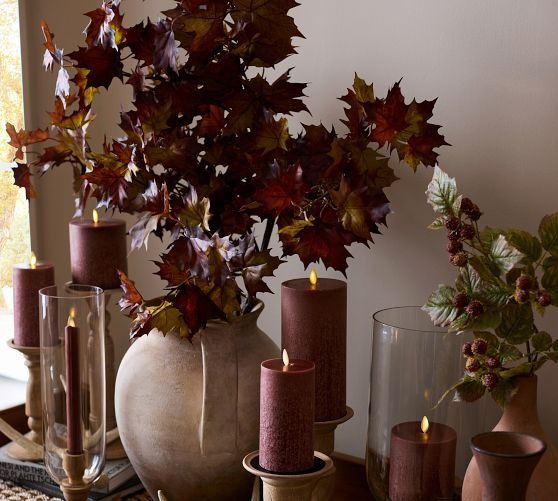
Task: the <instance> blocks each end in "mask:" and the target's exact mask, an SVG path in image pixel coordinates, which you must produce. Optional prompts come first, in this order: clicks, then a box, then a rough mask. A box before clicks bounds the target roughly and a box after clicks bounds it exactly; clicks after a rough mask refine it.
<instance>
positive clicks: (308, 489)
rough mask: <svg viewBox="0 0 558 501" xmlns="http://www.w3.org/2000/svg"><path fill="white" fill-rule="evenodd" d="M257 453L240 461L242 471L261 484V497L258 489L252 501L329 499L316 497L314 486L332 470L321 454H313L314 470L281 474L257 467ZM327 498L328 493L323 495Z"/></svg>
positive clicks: (329, 462) (329, 460)
mask: <svg viewBox="0 0 558 501" xmlns="http://www.w3.org/2000/svg"><path fill="white" fill-rule="evenodd" d="M258 458H259V451H254V452H251V453H250V454H248V455H247V456H246V457H245V458H244V460H243V461H242V465H243V466H244V469H245V470H246V471H248V472H249V473H252V475H255V476H256V477H258V478H260V479H261V480H262V482H263V497H260V495H259V492H257V491H258V489H255V492H254V494H253V496H252V501H261V500H272V501H294V500H296V501H325V500H327V499H329V497H316V496H317V493H316V492H315V488H316V485H317V483H318V481H319V480H320V479H322V478H323V477H324V476H327V475H328V474H329V473H330V472H331V470H332V469H333V461H332V460H331V458H329V457H328V456H326V455H325V454H322V453H321V452H317V451H316V452H314V468H313V469H312V470H310V471H308V472H306V473H300V474H281V473H271V472H269V471H267V470H264V469H262V468H261V467H260V465H259V461H258ZM325 494H326V495H327V496H329V494H330V493H325Z"/></svg>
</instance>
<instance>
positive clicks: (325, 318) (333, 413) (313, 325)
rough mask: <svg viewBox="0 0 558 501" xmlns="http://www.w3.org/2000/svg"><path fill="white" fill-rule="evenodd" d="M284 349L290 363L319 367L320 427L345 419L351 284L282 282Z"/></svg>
mask: <svg viewBox="0 0 558 501" xmlns="http://www.w3.org/2000/svg"><path fill="white" fill-rule="evenodd" d="M281 344H282V346H283V348H285V349H286V350H287V351H288V352H289V353H290V354H291V356H292V357H294V358H299V359H302V360H311V361H313V362H314V363H315V364H316V417H315V420H316V421H331V420H335V419H339V418H341V417H343V416H344V415H345V413H346V377H347V375H346V371H347V362H346V357H347V284H346V282H344V281H342V280H334V279H331V278H320V279H318V276H317V274H316V272H315V270H312V272H311V274H310V278H309V279H308V278H301V279H295V280H288V281H286V282H283V284H282V286H281Z"/></svg>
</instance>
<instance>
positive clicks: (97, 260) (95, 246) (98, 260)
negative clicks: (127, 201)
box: [70, 219, 128, 289]
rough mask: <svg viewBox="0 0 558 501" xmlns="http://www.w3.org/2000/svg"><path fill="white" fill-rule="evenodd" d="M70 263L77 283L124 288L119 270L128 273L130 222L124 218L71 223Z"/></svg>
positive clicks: (79, 220) (74, 281)
mask: <svg viewBox="0 0 558 501" xmlns="http://www.w3.org/2000/svg"><path fill="white" fill-rule="evenodd" d="M70 264H71V269H72V282H73V283H74V284H83V285H96V286H97V287H100V288H101V289H116V288H118V287H120V280H119V278H118V272H117V270H120V271H123V272H124V273H127V272H128V261H127V257H126V223H125V222H124V221H122V220H120V219H99V220H98V221H97V222H95V221H94V220H93V219H74V220H73V221H70Z"/></svg>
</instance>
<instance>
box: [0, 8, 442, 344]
mask: <svg viewBox="0 0 558 501" xmlns="http://www.w3.org/2000/svg"><path fill="white" fill-rule="evenodd" d="M296 5H297V3H296V2H295V1H294V0H234V1H233V0H230V1H228V0H213V1H207V0H203V1H200V0H182V1H178V2H177V3H176V6H175V7H174V8H173V9H171V10H167V11H165V12H163V13H162V17H161V18H160V20H159V21H157V22H153V21H151V20H149V19H147V20H146V21H143V22H140V23H139V24H136V25H134V26H125V22H124V15H123V13H122V12H121V10H120V9H121V5H120V2H119V1H116V0H112V1H105V2H103V3H102V5H101V7H100V8H98V9H96V10H93V11H91V12H87V13H86V16H88V17H89V18H90V22H89V24H88V26H87V28H86V30H85V35H86V38H85V45H84V46H81V47H79V48H78V49H77V50H75V51H73V52H69V53H66V52H65V51H63V50H62V49H61V48H59V47H57V45H56V43H55V39H54V34H53V33H52V32H51V31H50V29H49V28H48V26H47V24H46V23H45V22H44V21H43V22H42V23H41V28H42V32H43V35H44V47H45V52H44V66H45V68H46V69H47V70H54V69H56V70H57V72H58V73H57V80H56V89H55V103H54V110H53V111H52V112H50V113H49V116H50V124H49V125H48V127H47V128H45V129H38V130H33V131H26V130H20V131H16V130H15V128H14V127H13V126H12V125H10V124H8V125H7V129H8V132H9V135H10V137H11V142H10V144H11V145H12V146H13V147H14V148H16V152H15V160H16V162H17V165H16V167H15V168H14V176H15V182H16V184H17V185H18V186H22V187H24V188H25V189H26V191H27V195H28V197H32V196H34V189H33V185H32V177H33V176H36V175H43V174H44V173H46V172H47V171H50V170H51V169H53V168H55V167H57V166H61V165H65V166H66V167H67V166H71V168H72V169H73V173H74V191H75V196H76V217H80V216H81V215H82V213H83V210H84V206H85V204H86V202H87V200H88V199H89V198H94V199H96V202H97V206H98V207H105V208H106V209H108V210H111V211H117V212H121V213H127V214H133V215H136V216H137V221H136V222H135V224H134V225H133V226H132V227H131V229H130V234H131V240H132V248H133V249H138V248H141V247H142V246H144V245H146V246H147V242H148V240H149V238H150V236H152V235H154V236H155V237H159V238H163V236H164V235H165V234H166V235H170V238H171V243H170V245H169V247H168V249H167V250H166V251H165V252H164V253H163V254H162V255H161V256H160V260H159V261H157V262H156V263H155V264H156V266H157V268H158V271H157V272H156V273H157V274H158V275H159V276H160V277H161V279H162V280H164V281H165V282H166V291H165V295H164V297H162V298H158V299H153V300H145V299H144V298H143V296H142V295H141V294H140V292H139V291H138V290H137V289H136V287H135V286H134V284H133V282H132V280H130V279H129V278H128V277H126V276H125V275H123V274H122V275H121V280H122V284H123V289H124V295H123V298H122V300H121V306H122V307H123V308H124V309H127V310H128V312H129V313H130V315H131V316H132V317H133V321H132V335H133V336H141V335H143V334H146V333H148V332H150V331H151V330H152V329H153V328H157V329H158V330H160V331H162V332H163V333H167V332H169V331H171V330H175V331H178V332H179V333H180V334H181V335H182V336H184V337H188V338H190V337H191V336H192V335H193V334H195V333H196V332H197V331H199V330H200V329H201V328H203V327H204V326H205V325H206V323H207V321H208V320H209V319H232V318H234V317H235V316H238V315H241V314H243V313H245V312H248V311H250V310H251V309H252V308H253V305H254V304H255V301H256V299H255V298H256V295H257V294H258V293H262V292H267V291H269V288H268V286H267V285H266V283H265V281H264V278H265V277H269V276H271V275H273V273H274V270H275V269H276V268H277V267H278V266H279V265H280V264H281V262H282V260H281V259H280V258H279V257H277V256H274V255H272V254H271V252H270V246H269V244H270V238H271V237H272V234H273V233H274V231H277V232H278V236H279V239H280V242H281V244H282V251H283V255H284V256H290V255H298V256H299V257H300V259H301V260H302V262H303V263H304V265H305V266H308V265H309V263H312V262H317V261H319V260H321V261H322V262H323V263H324V265H325V266H326V267H332V268H333V269H335V270H339V271H341V272H343V273H344V272H345V270H346V268H347V258H348V257H350V253H349V250H348V247H349V246H350V245H351V244H353V243H355V242H356V243H362V244H366V245H369V244H370V243H371V242H372V235H373V234H376V233H379V232H380V226H381V225H383V224H385V222H386V216H387V215H388V213H389V212H390V207H389V201H388V198H387V196H386V194H385V192H384V190H385V189H386V188H388V187H389V186H391V184H392V183H393V182H394V181H395V180H396V179H397V177H396V176H395V174H394V171H393V169H392V168H391V167H390V165H389V164H388V162H389V160H390V157H391V156H392V154H393V156H395V157H396V158H397V159H398V160H400V161H404V162H405V163H407V164H408V165H409V166H410V167H411V168H412V169H413V170H416V168H417V167H418V165H419V164H423V165H425V166H433V165H434V164H435V162H436V158H437V152H436V151H435V150H436V148H438V147H439V146H442V145H444V144H447V143H446V142H445V141H444V138H443V136H442V135H441V134H440V133H439V128H440V126H439V125H435V124H432V123H430V122H429V120H430V118H431V117H432V110H433V106H434V101H422V102H417V101H416V100H412V101H411V102H410V103H406V102H405V98H404V97H403V95H402V93H401V88H400V85H399V83H396V84H395V85H394V86H393V87H392V88H391V89H390V90H389V91H388V93H387V95H386V96H385V97H378V96H376V95H375V94H374V89H373V86H372V85H369V84H367V83H366V82H365V81H364V80H362V79H361V78H359V77H358V76H356V75H355V78H354V83H353V86H352V88H351V89H348V91H347V93H346V94H345V95H344V96H343V97H342V98H341V100H342V101H343V103H344V104H345V105H346V107H345V111H344V113H345V118H344V120H342V122H343V123H344V125H345V126H346V129H347V132H346V133H345V134H344V135H339V134H337V133H336V131H335V130H334V129H331V130H328V129H327V128H326V127H324V126H323V125H321V124H320V125H304V126H303V127H302V132H301V133H299V134H296V135H294V134H291V133H290V132H289V128H288V121H287V116H289V115H292V114H294V113H298V112H307V111H308V110H307V108H306V106H305V104H304V102H303V97H304V90H305V87H306V85H305V84H303V83H297V82H293V81H291V78H290V72H289V71H287V72H285V73H283V74H281V75H279V76H277V77H275V78H273V79H271V78H270V77H269V74H270V72H271V71H272V69H273V67H274V66H275V65H277V64H278V63H280V62H281V61H283V60H284V59H285V58H287V57H288V56H289V55H291V54H293V53H295V52H296V50H295V48H294V46H293V38H295V37H302V35H301V33H300V32H299V30H298V28H297V26H296V24H295V22H294V20H293V18H292V17H291V16H290V15H289V11H290V9H292V8H293V7H295V6H296ZM115 81H121V82H123V83H124V84H125V85H127V86H130V87H131V89H132V91H133V100H132V105H131V107H130V109H128V110H126V111H123V112H122V113H121V114H120V123H119V127H120V129H121V131H122V135H121V137H118V138H116V139H113V140H111V141H109V140H106V139H105V141H104V144H102V146H100V147H99V148H97V149H95V147H94V145H92V144H91V142H90V140H89V137H88V128H89V127H90V126H91V124H92V123H93V121H94V119H95V114H94V112H93V106H92V105H93V102H94V100H95V98H96V96H97V94H98V93H99V92H100V91H101V88H103V87H104V88H105V89H107V90H108V89H109V87H111V85H112V84H113V83H114V82H115ZM34 143H41V145H43V148H42V149H40V150H38V149H37V146H34V147H33V148H29V149H28V148H27V147H28V146H30V145H33V144H34ZM24 151H25V152H26V155H24ZM257 222H263V223H264V227H265V230H264V231H263V236H262V237H261V238H258V239H257V238H256V236H255V234H254V224H255V223H257Z"/></svg>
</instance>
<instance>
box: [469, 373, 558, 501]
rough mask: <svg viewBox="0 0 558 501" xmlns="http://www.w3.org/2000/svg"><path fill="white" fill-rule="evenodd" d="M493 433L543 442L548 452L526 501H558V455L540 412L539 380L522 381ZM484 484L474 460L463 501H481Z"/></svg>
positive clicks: (526, 379) (537, 468)
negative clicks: (511, 433)
mask: <svg viewBox="0 0 558 501" xmlns="http://www.w3.org/2000/svg"><path fill="white" fill-rule="evenodd" d="M493 431H515V432H521V433H528V434H530V435H534V436H535V437H537V438H540V439H541V440H543V441H544V442H545V443H546V445H547V449H546V452H545V453H544V455H543V457H542V458H541V460H540V462H539V464H538V465H537V467H536V468H535V471H534V472H533V475H532V477H531V481H530V482H529V488H528V489H527V497H526V498H525V499H526V500H527V501H556V500H557V499H558V452H557V451H556V448H555V447H554V445H553V444H551V443H550V442H549V439H548V437H547V435H546V433H545V432H544V430H543V429H542V427H541V424H540V422H539V415H538V410H537V376H529V377H522V378H519V387H518V390H517V393H516V394H515V395H514V396H513V397H512V399H511V400H510V402H509V403H508V404H507V405H506V407H505V409H504V413H503V415H502V418H501V419H500V421H499V422H498V424H497V425H496V427H495V428H494V430H493ZM481 489H482V483H481V478H480V472H479V469H478V466H477V463H476V460H475V458H473V459H471V462H470V463H469V467H468V468H467V472H466V473H465V478H464V480H463V493H462V499H463V501H481V500H482V495H481Z"/></svg>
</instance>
